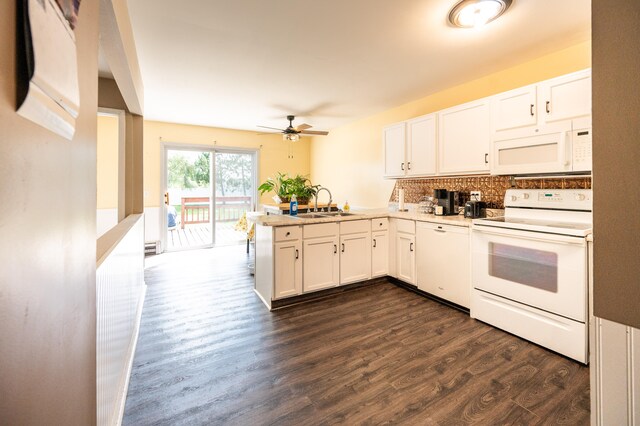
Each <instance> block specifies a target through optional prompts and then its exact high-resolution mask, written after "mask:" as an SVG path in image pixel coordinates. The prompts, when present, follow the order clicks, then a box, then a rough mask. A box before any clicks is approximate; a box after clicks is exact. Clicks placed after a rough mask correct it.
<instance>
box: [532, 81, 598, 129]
mask: <svg viewBox="0 0 640 426" xmlns="http://www.w3.org/2000/svg"><path fill="white" fill-rule="evenodd" d="M540 99H541V101H542V102H540V107H541V108H543V109H544V117H545V122H546V123H553V122H556V121H561V120H571V119H574V118H578V117H583V116H586V115H591V70H590V69H588V70H583V71H578V72H575V73H572V74H567V75H564V76H562V77H558V78H554V79H552V80H547V81H544V82H542V83H540Z"/></svg>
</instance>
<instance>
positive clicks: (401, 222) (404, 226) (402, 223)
mask: <svg viewBox="0 0 640 426" xmlns="http://www.w3.org/2000/svg"><path fill="white" fill-rule="evenodd" d="M396 230H397V231H398V232H404V233H405V234H412V235H413V234H415V233H416V222H415V221H413V220H406V219H398V222H397V227H396Z"/></svg>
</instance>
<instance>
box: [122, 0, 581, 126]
mask: <svg viewBox="0 0 640 426" xmlns="http://www.w3.org/2000/svg"><path fill="white" fill-rule="evenodd" d="M128 1H129V8H130V14H131V21H132V26H133V32H134V36H135V42H136V46H137V50H138V55H139V60H140V67H141V71H142V77H143V82H144V88H145V108H144V110H145V118H147V119H150V120H159V121H168V122H177V123H189V124H200V125H206V126H215V127H225V128H233V129H245V130H258V128H257V127H256V125H258V124H261V125H265V126H273V127H278V128H281V127H282V128H283V127H285V126H286V124H287V123H286V120H285V116H286V115H287V114H294V115H296V116H297V117H298V118H296V121H295V122H294V125H295V124H300V123H302V122H307V123H309V124H312V125H313V126H314V130H331V129H332V128H335V127H337V126H339V125H342V124H345V123H348V122H352V121H355V120H357V119H359V118H363V117H367V116H369V115H372V114H375V113H377V112H380V111H384V110H387V109H389V108H393V107H396V106H399V105H402V104H404V103H406V102H409V101H412V100H415V99H419V98H421V97H424V96H427V95H429V94H431V93H435V92H438V91H440V90H443V89H445V88H447V87H451V86H454V85H456V84H460V83H462V82H465V81H468V80H472V79H475V78H478V77H481V76H482V75H486V74H490V73H492V72H495V71H498V70H501V69H504V68H506V67H509V66H512V65H516V64H518V63H521V62H524V61H527V60H531V59H534V58H536V57H539V56H541V55H544V54H546V53H550V52H553V51H556V50H558V49H561V48H563V47H568V46H571V45H574V44H576V43H578V42H582V41H586V40H588V39H589V38H590V31H591V24H590V20H591V1H590V0H561V1H558V0H514V1H513V5H512V7H511V8H510V9H509V10H508V11H507V13H506V14H505V15H503V16H502V17H501V18H500V19H498V20H496V21H494V22H492V23H490V24H489V25H487V26H486V27H484V28H482V29H479V30H476V29H459V28H452V27H450V26H448V25H447V21H446V17H447V14H448V11H449V9H450V8H451V7H452V6H453V5H454V4H455V3H456V2H457V0H396V1H390V0H268V1H266V0H232V1H230V0H188V1H181V2H176V1H175V0H128Z"/></svg>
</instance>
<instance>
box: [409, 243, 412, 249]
mask: <svg viewBox="0 0 640 426" xmlns="http://www.w3.org/2000/svg"><path fill="white" fill-rule="evenodd" d="M409 251H413V243H409Z"/></svg>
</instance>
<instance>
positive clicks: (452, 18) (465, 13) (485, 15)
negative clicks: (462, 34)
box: [449, 0, 513, 28]
mask: <svg viewBox="0 0 640 426" xmlns="http://www.w3.org/2000/svg"><path fill="white" fill-rule="evenodd" d="M512 1H513V0H462V1H461V2H459V3H458V4H456V5H455V6H454V7H453V9H451V12H449V22H450V23H451V25H453V26H455V27H460V28H475V27H481V26H483V25H485V24H488V23H489V22H491V21H493V20H494V19H496V18H497V17H499V16H500V15H502V14H503V13H504V12H506V11H507V9H508V8H509V6H511V3H512Z"/></svg>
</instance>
